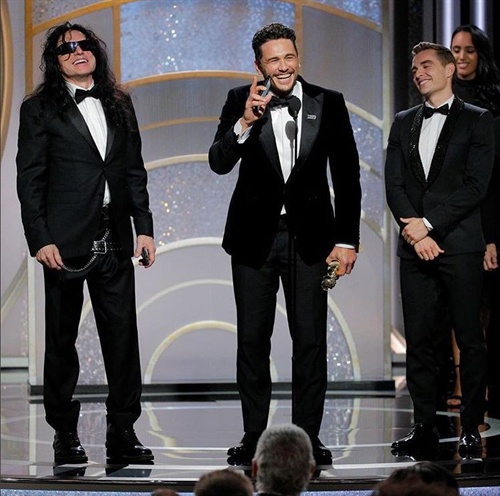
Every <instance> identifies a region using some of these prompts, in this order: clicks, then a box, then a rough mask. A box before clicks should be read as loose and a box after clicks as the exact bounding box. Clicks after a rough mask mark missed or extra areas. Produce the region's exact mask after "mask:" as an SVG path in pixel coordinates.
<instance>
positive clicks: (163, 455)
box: [1, 372, 500, 494]
mask: <svg viewBox="0 0 500 496" xmlns="http://www.w3.org/2000/svg"><path fill="white" fill-rule="evenodd" d="M1 393H2V396H1V400H2V401H1V415H2V419H1V422H2V431H1V477H2V487H3V488H10V489H12V488H19V489H21V488H25V489H38V490H44V489H45V490H50V491H51V494H53V493H54V491H56V490H63V489H65V490H68V489H71V490H75V485H76V484H78V487H79V488H80V490H82V489H86V490H89V491H90V490H94V491H97V490H105V491H110V488H113V490H115V491H125V490H126V491H132V490H133V491H138V492H148V491H151V490H153V489H155V488H158V487H162V486H166V487H169V488H172V489H174V490H176V491H178V492H191V491H192V488H193V486H194V483H195V482H196V480H197V479H198V478H199V476H200V475H201V474H203V473H205V472H208V471H211V470H214V469H219V468H226V467H227V463H226V458H227V456H226V450H227V448H228V447H229V446H232V445H234V444H236V443H238V442H239V440H240V438H241V436H242V422H241V413H240V404H239V401H238V399H237V397H236V396H235V394H232V395H231V394H229V395H226V396H224V395H221V396H220V397H215V396H214V395H206V394H205V395H198V396H197V395H189V396H186V397H185V398H182V397H179V395H176V396H175V397H174V396H172V397H170V396H168V395H159V396H158V397H155V398H152V399H151V401H144V402H143V414H142V416H141V418H140V419H139V421H138V422H137V424H136V426H135V427H136V432H137V434H138V437H139V439H140V440H141V441H142V442H143V443H144V444H145V445H147V446H149V447H150V448H152V449H153V451H154V455H155V460H154V464H153V465H133V466H132V465H129V466H126V465H107V464H106V458H105V449H104V440H105V428H106V420H105V414H104V405H103V398H92V397H90V398H88V397H87V398H86V399H85V401H84V402H83V403H82V411H81V418H80V423H79V434H80V439H81V441H82V444H83V445H84V447H85V449H86V451H87V454H88V456H89V463H87V464H85V465H77V466H74V465H60V466H54V464H53V451H52V440H53V431H52V429H51V428H50V427H48V426H47V425H46V423H45V420H44V412H43V406H42V404H41V402H40V398H33V397H30V396H29V395H28V388H27V386H26V381H23V380H22V376H21V379H20V380H12V377H10V376H9V375H8V374H5V373H4V372H2V391H1ZM439 419H440V420H441V423H442V425H441V426H440V429H441V431H442V432H441V441H440V449H439V454H438V456H437V461H438V463H440V464H443V465H444V466H446V467H448V468H449V469H450V470H451V471H452V472H454V473H455V475H456V477H457V479H458V480H459V484H460V486H461V487H477V486H496V485H498V484H499V481H500V420H499V419H496V418H489V417H487V418H486V424H485V425H484V426H482V429H481V430H482V437H483V444H484V448H483V452H482V454H481V455H480V456H477V457H474V458H470V459H465V458H462V457H460V456H459V455H458V453H457V449H456V448H457V441H458V435H459V432H460V425H459V424H460V423H459V416H458V413H456V412H451V411H447V412H440V414H439ZM290 421H291V412H290V400H289V399H287V398H281V399H274V400H273V402H272V411H271V418H270V423H272V424H278V423H289V422H290ZM411 424H412V408H411V402H410V399H409V397H408V395H407V393H406V391H405V388H404V381H403V383H402V386H400V387H399V388H398V389H397V392H396V394H395V395H392V394H391V395H389V396H387V395H384V396H373V395H372V394H371V393H369V392H366V393H362V392H361V393H360V392H359V391H357V392H355V393H352V394H349V393H346V392H343V396H342V397H340V396H338V393H329V395H328V398H327V402H326V407H325V415H324V420H323V426H322V430H321V435H320V438H321V440H322V441H323V443H324V444H325V445H327V446H328V447H329V448H330V449H331V450H332V452H333V465H332V466H329V467H323V468H322V470H321V471H320V472H319V474H317V476H316V477H315V478H314V480H313V481H312V483H311V485H310V491H338V490H341V489H343V490H362V489H371V488H372V487H373V486H374V485H375V484H376V482H377V481H379V480H381V479H384V478H385V477H387V476H388V475H389V474H390V473H391V472H392V471H393V470H394V469H395V468H397V467H401V466H404V465H407V464H413V463H415V460H414V459H412V458H410V457H406V456H402V457H396V456H394V455H392V454H391V450H390V445H391V442H392V441H393V440H395V439H397V438H399V437H401V436H402V435H404V434H405V433H406V432H407V431H408V428H409V427H410V426H411ZM239 469H241V470H246V469H245V468H241V467H240V468H239ZM247 473H248V472H247ZM478 494H481V493H480V492H479V493H478ZM488 494H493V493H488ZM499 494H500V491H499Z"/></svg>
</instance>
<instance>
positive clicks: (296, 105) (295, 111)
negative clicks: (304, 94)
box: [288, 95, 302, 120]
mask: <svg viewBox="0 0 500 496" xmlns="http://www.w3.org/2000/svg"><path fill="white" fill-rule="evenodd" d="M301 106H302V104H301V103H300V100H299V99H298V98H297V97H296V96H294V95H292V96H291V97H290V99H289V100H288V113H289V114H290V115H291V116H292V117H293V119H294V120H297V117H298V115H299V110H300V107H301Z"/></svg>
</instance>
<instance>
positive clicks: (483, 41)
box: [451, 24, 500, 115]
mask: <svg viewBox="0 0 500 496" xmlns="http://www.w3.org/2000/svg"><path fill="white" fill-rule="evenodd" d="M460 32H466V33H470V35H471V38H472V44H473V45H474V48H475V49H476V52H477V55H478V60H477V69H476V77H475V78H474V79H475V80H476V98H477V100H478V103H479V104H480V105H481V106H482V107H484V108H487V109H488V110H490V111H491V112H492V113H493V114H495V115H497V114H500V71H499V70H498V67H497V65H496V63H495V57H494V55H493V46H492V44H491V41H490V39H489V38H488V35H487V34H486V33H485V32H484V31H483V30H482V29H480V28H478V27H477V26H475V25H474V24H464V25H462V26H458V27H457V28H456V29H455V31H453V34H452V35H451V42H452V43H453V38H454V37H455V35H456V34H457V33H460Z"/></svg>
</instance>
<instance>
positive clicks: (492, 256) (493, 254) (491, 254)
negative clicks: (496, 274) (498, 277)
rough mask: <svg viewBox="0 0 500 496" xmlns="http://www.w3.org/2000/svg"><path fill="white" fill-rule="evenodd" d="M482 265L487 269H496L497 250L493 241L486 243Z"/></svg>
mask: <svg viewBox="0 0 500 496" xmlns="http://www.w3.org/2000/svg"><path fill="white" fill-rule="evenodd" d="M483 267H484V270H487V271H490V270H495V269H498V252H497V247H496V245H495V243H488V244H487V245H486V251H485V252H484V259H483Z"/></svg>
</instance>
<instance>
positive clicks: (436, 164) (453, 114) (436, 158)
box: [427, 97, 464, 185]
mask: <svg viewBox="0 0 500 496" xmlns="http://www.w3.org/2000/svg"><path fill="white" fill-rule="evenodd" d="M463 107H464V102H463V101H462V100H460V98H457V97H455V99H454V100H453V103H452V105H451V108H450V113H449V114H448V117H447V118H446V121H445V123H444V126H443V129H442V130H441V134H440V135H439V139H438V142H437V144H436V150H435V151H434V155H433V157H432V162H431V167H430V169H429V174H428V176H427V184H429V185H430V184H432V183H433V182H434V181H435V180H436V177H437V176H438V175H439V172H440V171H441V169H442V168H443V163H444V157H445V155H446V150H447V149H448V143H449V142H450V139H451V135H452V134H453V130H454V129H455V124H456V123H457V120H458V116H459V115H460V111H461V110H462V109H463Z"/></svg>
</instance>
